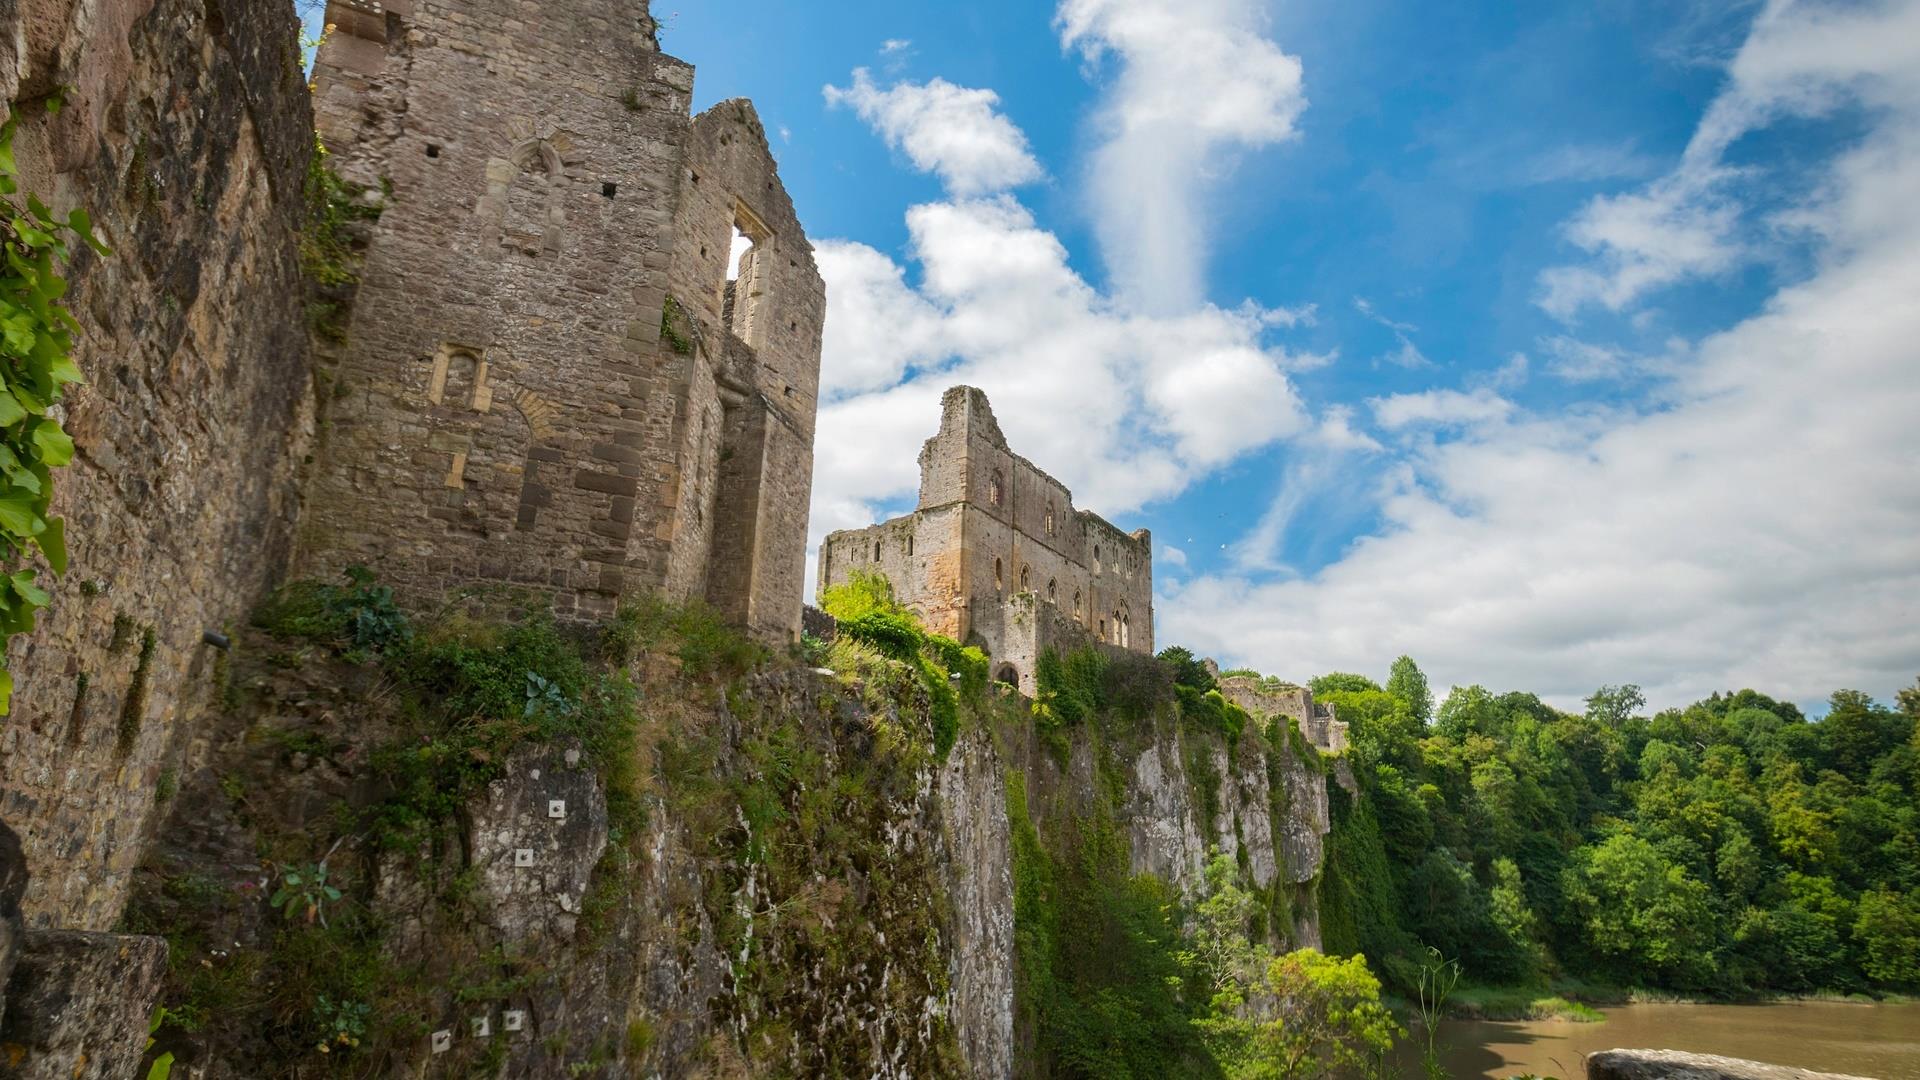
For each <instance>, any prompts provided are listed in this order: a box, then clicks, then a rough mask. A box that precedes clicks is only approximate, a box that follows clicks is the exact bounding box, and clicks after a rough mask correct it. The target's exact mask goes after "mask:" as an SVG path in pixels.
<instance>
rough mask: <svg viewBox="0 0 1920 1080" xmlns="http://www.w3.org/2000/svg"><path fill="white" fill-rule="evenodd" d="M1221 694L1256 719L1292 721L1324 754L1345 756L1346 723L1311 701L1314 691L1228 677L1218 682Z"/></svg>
mask: <svg viewBox="0 0 1920 1080" xmlns="http://www.w3.org/2000/svg"><path fill="white" fill-rule="evenodd" d="M1220 694H1221V696H1222V697H1225V698H1226V699H1227V700H1228V701H1231V702H1233V703H1234V704H1235V705H1238V706H1240V707H1241V708H1243V709H1245V710H1247V712H1249V713H1251V714H1253V715H1254V716H1257V717H1262V718H1266V719H1271V718H1273V717H1279V716H1287V717H1292V718H1293V721H1294V723H1295V724H1297V725H1298V726H1299V728H1300V734H1302V735H1304V736H1306V738H1307V741H1308V742H1310V743H1312V744H1313V745H1314V746H1315V747H1316V748H1318V749H1319V750H1320V751H1321V752H1323V753H1328V754H1340V753H1345V752H1346V749H1347V725H1346V723H1345V722H1344V721H1342V720H1340V719H1339V717H1338V715H1337V714H1336V712H1335V710H1334V707H1333V706H1332V705H1328V704H1326V703H1325V702H1318V701H1315V700H1313V691H1312V690H1309V689H1307V688H1306V687H1304V686H1296V685H1294V684H1293V683H1283V682H1279V681H1278V680H1273V679H1263V678H1260V677H1259V676H1256V675H1230V676H1228V677H1226V678H1224V679H1221V680H1220Z"/></svg>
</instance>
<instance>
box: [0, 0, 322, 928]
mask: <svg viewBox="0 0 1920 1080" xmlns="http://www.w3.org/2000/svg"><path fill="white" fill-rule="evenodd" d="M0 35H4V37H5V39H6V41H7V42H8V46H9V47H7V48H4V49H0V57H4V59H0V94H3V97H0V100H4V101H5V102H6V103H8V107H9V108H10V110H12V111H13V112H15V113H17V114H18V115H19V118H20V122H21V125H22V126H21V128H20V130H19V132H18V134H17V136H16V143H15V151H16V159H17V160H18V161H19V163H20V165H21V167H22V169H23V172H24V173H25V175H24V180H25V186H26V188H27V190H30V191H34V192H37V193H39V194H40V195H42V196H43V197H46V198H48V201H50V202H51V203H53V204H54V206H55V207H56V209H59V210H62V211H64V210H66V209H67V208H70V207H75V206H84V207H85V208H86V209H87V210H88V211H89V212H90V213H91V214H92V216H93V219H94V222H95V224H96V232H97V233H98V235H99V236H100V237H101V238H102V239H103V240H104V241H105V242H106V243H107V244H108V245H109V246H110V247H111V248H112V249H113V253H112V254H111V255H109V256H107V257H104V258H97V257H95V256H93V255H92V254H90V253H87V252H84V251H83V252H81V253H80V254H78V255H77V256H76V258H75V260H74V263H73V266H72V269H71V272H70V273H69V275H68V276H69V279H70V283H71V289H70V291H69V294H68V296H67V300H66V302H67V304H68V306H69V307H70V308H71V310H72V311H73V313H74V315H75V317H76V318H77V319H78V321H79V323H80V326H81V333H80V334H79V335H78V336H77V342H76V349H75V360H76V362H77V363H78V364H79V366H80V368H81V370H82V371H84V372H85V373H86V375H87V378H88V380H89V381H88V384H87V385H85V386H81V387H74V388H70V389H69V391H68V399H67V405H66V409H67V421H66V426H67V430H68V431H69V432H70V433H71V434H72V435H73V439H74V442H75V445H76V447H77V449H78V453H77V455H76V456H75V458H74V460H73V463H72V465H71V466H70V467H68V468H66V469H62V470H60V471H59V476H58V477H57V478H56V484H57V494H56V497H55V504H54V511H55V513H57V514H60V515H63V516H64V517H65V518H66V520H67V527H66V535H67V542H68V546H69V548H70V552H71V566H70V569H69V572H68V574H67V576H66V578H65V579H64V580H60V581H58V582H56V581H55V579H54V578H53V577H52V575H51V574H50V573H48V572H46V571H45V570H43V571H42V573H41V583H42V584H43V585H45V586H46V587H47V588H48V589H49V591H51V592H52V594H53V603H52V606H51V607H50V608H48V610H47V611H46V612H45V613H44V614H43V616H42V617H41V620H40V626H39V627H38V629H37V630H36V631H35V632H34V633H32V634H27V635H21V636H20V637H17V638H15V639H14V640H13V641H12V643H11V645H10V647H9V650H8V653H9V655H8V663H9V666H10V668H11V670H12V672H13V676H14V679H15V688H14V694H13V712H12V715H9V716H7V717H5V718H0V819H4V820H5V821H6V822H7V823H9V824H11V825H12V826H13V827H14V829H15V830H16V831H18V833H19V834H20V836H21V838H22V844H23V848H24V857H25V860H26V863H27V864H28V865H29V866H30V867H32V870H33V874H32V878H31V882H30V884H29V885H28V886H27V888H26V892H25V897H24V900H23V901H22V909H23V913H24V916H25V920H26V923H27V925H28V926H30V927H55V926H59V927H73V928H78V929H86V930H99V929H104V928H106V927H108V926H111V925H112V924H113V922H114V921H115V919H117V918H118V916H119V913H120V909H121V906H122V904H123V901H124V899H125V897H126V893H127V888H128V881H129V876H130V875H131V873H132V871H133V869H134V867H135V866H136V864H137V863H138V862H139V860H140V858H141V855H142V853H143V850H144V844H145V840H146V838H147V836H148V835H149V834H150V832H151V830H152V828H153V827H154V819H155V813H156V806H157V805H161V804H160V802H159V800H160V798H161V795H160V794H159V792H160V790H161V789H162V787H163V785H162V782H161V781H162V777H163V776H164V775H166V774H168V773H170V772H172V771H174V770H175V768H176V767H177V766H178V764H179V762H180V761H181V759H182V758H183V757H185V756H190V755H191V754H193V753H194V752H196V746H195V740H196V738H197V733H198V730H199V724H200V720H201V717H202V714H203V713H204V712H205V710H207V709H208V708H210V707H212V706H211V702H212V699H213V698H214V696H215V694H216V692H217V684H218V679H219V673H220V670H221V656H220V653H219V651H218V650H217V649H216V648H214V647H212V646H209V645H207V644H204V643H203V640H202V639H203V635H204V634H205V633H206V632H207V631H209V630H213V631H216V632H218V631H221V630H223V629H226V628H230V627H231V626H232V624H234V623H236V622H238V621H240V620H244V619H245V618H246V615H247V612H248V611H249V609H250V608H251V607H252V606H253V604H254V603H255V602H256V601H257V600H258V598H259V596H260V595H261V593H262V592H263V591H264V589H265V588H266V587H267V586H268V585H269V584H270V583H271V582H272V580H273V579H274V578H275V577H276V576H277V574H278V573H279V571H280V570H281V569H282V568H284V566H285V565H286V562H287V559H288V553H289V550H290V547H291V539H292V534H293V519H294V516H295V513H296V510H297V509H298V498H297V494H296V492H297V487H296V483H295V480H296V477H295V473H296V469H297V468H298V466H299V463H300V461H301V459H302V457H303V456H304V455H305V454H306V452H307V447H308V443H309V441H310V436H311V429H312V419H311V415H312V414H311V407H312V394H311V393H310V385H311V383H310V369H309V360H308V355H309V354H308V346H307V334H306V322H305V317H304V304H305V298H306V283H305V279H304V277H303V276H302V274H301V268H300V263H299V258H298V246H297V239H298V236H297V230H298V229H299V227H300V225H301V224H302V221H303V207H304V199H303V197H302V184H303V181H304V178H305V175H306V168H307V163H308V157H309V154H310V153H311V151H312V147H313V136H312V131H311V113H310V112H309V109H308V104H307V93H306V87H305V79H304V76H303V74H302V72H301V70H300V63H299V54H298V49H297V44H296V42H297V40H298V39H297V26H296V23H295V19H294V16H293V12H292V11H291V10H290V9H288V8H285V7H282V6H273V5H256V4H252V3H249V2H247V0H102V2H98V3H77V2H73V0H38V2H35V3H30V4H21V5H17V6H16V5H14V4H5V5H0ZM56 87H65V88H66V106H65V108H63V109H62V110H61V111H60V113H59V114H58V116H55V117H52V118H49V117H47V116H46V114H45V112H44V110H43V109H42V108H41V107H40V106H39V105H38V104H37V102H39V101H40V100H42V99H44V98H45V97H46V95H48V94H49V93H50V92H51V91H53V90H54V89H55V88H56Z"/></svg>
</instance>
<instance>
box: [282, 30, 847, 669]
mask: <svg viewBox="0 0 1920 1080" xmlns="http://www.w3.org/2000/svg"><path fill="white" fill-rule="evenodd" d="M370 11H371V12H372V14H369V12H370ZM327 20H328V21H329V22H331V23H334V24H335V25H337V26H339V27H341V28H342V29H341V30H340V32H338V33H336V34H334V35H333V36H332V37H331V38H329V40H328V42H327V44H326V45H325V46H324V47H323V48H322V49H321V50H320V54H319V57H318V59H317V61H316V63H315V66H314V81H315V87H316V89H315V102H316V110H317V119H318V123H319V130H320V134H321V136H322V138H323V139H324V140H325V142H326V144H327V146H328V148H329V151H330V153H331V158H330V160H331V161H332V162H333V163H334V164H335V165H336V166H337V167H338V169H339V171H340V172H341V173H342V175H343V176H344V177H345V178H346V179H347V180H349V181H350V182H353V183H356V184H359V185H363V186H364V187H365V188H366V189H367V191H368V193H369V194H368V197H369V198H371V199H373V200H375V201H377V202H378V203H379V204H380V206H381V207H382V210H381V214H380V218H379V221H378V222H377V223H376V224H374V225H373V226H372V227H371V228H370V229H369V230H368V236H367V243H366V252H365V259H364V265H363V267H362V269H361V282H360V285H359V288H358V290H357V291H356V292H355V293H354V294H353V296H352V298H351V304H352V313H351V319H350V322H349V323H348V325H347V327H346V339H345V341H344V343H342V344H340V345H338V346H337V347H334V348H330V349H328V350H327V351H326V353H325V355H324V356H323V360H324V361H325V362H326V363H327V365H328V366H327V370H328V371H329V373H330V375H331V378H332V379H333V381H334V385H335V390H334V394H333V396H332V398H331V400H330V402H329V404H328V420H329V427H330V432H331V436H332V437H331V439H330V440H329V442H328V444H327V446H326V447H325V448H324V451H323V453H322V455H321V460H320V462H319V464H318V468H317V469H316V470H315V473H314V477H313V481H312V484H311V486H310V488H309V490H308V496H309V499H310V509H309V511H308V513H307V514H306V515H305V517H304V519H303V526H304V527H303V535H302V545H301V556H300V563H301V565H302V567H303V569H304V570H305V571H307V572H309V573H312V574H316V575H321V576H325V575H329V574H331V573H334V572H337V571H338V570H339V569H341V568H343V567H346V566H350V565H354V564H361V565H366V566H369V567H371V568H373V569H374V570H375V571H376V572H377V573H378V574H379V575H380V576H381V578H382V579H383V580H386V581H390V582H392V583H393V584H394V585H395V587H396V588H397V589H398V591H399V592H400V594H401V596H402V598H403V599H404V600H406V601H408V602H410V603H416V604H425V603H430V602H434V601H437V600H439V599H440V598H442V597H443V596H445V595H446V594H448V593H450V592H454V591H457V590H463V589H468V588H470V587H473V586H485V587H491V588H493V589H495V590H496V591H501V590H505V591H511V592H520V593H530V594H534V595H537V596H541V597H543V598H546V599H550V600H551V601H552V603H553V604H554V605H555V607H556V608H557V610H558V611H559V612H560V613H561V614H562V615H563V616H565V617H573V618H578V619H581V620H591V619H596V618H601V617H604V616H606V615H609V614H611V613H612V611H613V610H614V606H615V604H616V602H617V600H618V598H619V597H621V596H625V595H631V594H635V593H657V594H664V595H665V596H667V597H668V598H670V599H673V600H683V599H686V598H688V597H700V598H703V599H705V600H707V601H708V602H709V603H711V604H712V605H713V606H714V607H715V608H717V609H719V610H720V611H721V612H722V613H723V614H724V615H725V616H726V617H727V618H728V619H729V620H730V621H732V622H734V623H736V624H738V625H741V626H744V627H747V628H748V629H750V630H751V631H752V632H753V633H755V634H756V635H758V636H759V637H761V638H762V639H764V640H768V641H771V642H775V643H780V644H784V643H786V642H788V641H791V640H793V639H795V638H797V637H798V634H799V631H800V607H801V599H802V595H801V594H802V591H803V584H802V580H803V575H804V572H805V569H806V565H805V563H806V557H805V546H806V532H807V530H806V523H807V510H808V499H809V495H810V492H811V485H812V474H813V427H814V415H815V410H816V402H815V399H816V395H817V391H818V385H819V371H820V341H821V329H822V325H823V323H824V320H825V317H826V291H825V285H824V284H823V283H822V281H821V279H820V275H819V273H818V271H817V270H816V269H815V266H814V260H813V248H812V245H811V244H809V243H808V241H807V238H806V234H805V232H804V231H803V230H802V228H801V226H800V221H799V218H798V216H797V214H796V213H795V211H794V208H793V204H792V202H791V200H790V199H789V198H788V196H787V194H786V190H785V188H784V187H783V186H782V185H781V183H780V179H779V174H778V170H777V168H776V166H775V163H774V160H773V156H772V153H771V151H770V150H769V148H768V145H767V138H766V132H765V130H764V129H763V127H762V125H761V123H760V120H759V118H758V116H757V115H756V114H755V113H754V110H753V107H752V106H751V105H750V104H748V103H747V102H744V101H725V102H722V103H720V104H718V105H716V106H714V107H713V108H711V109H709V110H708V111H706V112H705V113H702V114H701V115H700V116H698V117H690V116H689V115H688V108H689V104H690V100H691V96H692V95H691V89H692V86H693V69H692V68H691V67H689V66H688V65H687V64H685V63H683V62H681V61H679V60H676V59H674V58H673V57H670V56H666V55H663V54H662V53H661V52H660V51H659V45H658V43H657V42H656V41H655V39H654V35H653V30H652V27H653V23H652V20H651V18H650V17H649V16H648V14H647V6H646V4H645V3H635V2H634V0H569V2H568V3H565V4H564V5H556V4H554V3H552V2H551V0H468V2H464V3H458V4H450V3H441V2H424V0H423V2H421V3H417V4H393V3H389V4H387V5H385V6H384V9H382V8H379V7H378V6H375V7H373V8H369V7H368V5H366V4H363V3H359V2H357V0H333V2H331V3H330V4H329V5H328V13H327ZM736 233H737V234H738V235H740V236H742V237H743V238H744V239H745V240H747V241H750V242H751V247H750V248H748V250H746V251H745V252H744V253H743V254H742V255H741V256H740V258H739V260H738V266H737V269H734V270H730V268H729V262H730V255H731V254H732V252H733V249H734V237H735V235H736ZM730 276H731V278H732V280H729V278H730ZM729 297H731V298H734V299H733V300H731V301H730V300H729V299H728V298H729Z"/></svg>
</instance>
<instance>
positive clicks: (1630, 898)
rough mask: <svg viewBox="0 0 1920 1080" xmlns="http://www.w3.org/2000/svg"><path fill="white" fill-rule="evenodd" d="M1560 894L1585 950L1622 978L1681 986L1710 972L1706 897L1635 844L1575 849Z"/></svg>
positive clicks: (1613, 841)
mask: <svg viewBox="0 0 1920 1080" xmlns="http://www.w3.org/2000/svg"><path fill="white" fill-rule="evenodd" d="M1562 888H1563V890H1564V892H1565V895H1566V899H1567V903H1568V906H1569V908H1570V909H1571V911H1572V913H1573V914H1574V916H1575V917H1576V918H1577V919H1578V921H1579V925H1580V928H1581V930H1582V931H1583V935H1582V936H1583V937H1584V939H1585V941H1586V944H1587V946H1588V947H1589V948H1591V949H1592V950H1593V951H1594V952H1596V953H1598V954H1599V955H1601V956H1603V957H1607V958H1610V959H1613V960H1615V961H1616V962H1617V963H1618V965H1619V970H1620V972H1621V973H1622V974H1631V975H1633V976H1635V977H1637V978H1641V979H1644V978H1647V977H1649V976H1652V977H1655V978H1668V979H1674V980H1677V981H1679V982H1680V983H1681V984H1683V985H1685V984H1688V983H1694V982H1697V981H1698V980H1699V979H1701V978H1702V977H1704V976H1705V975H1706V974H1707V973H1708V972H1710V971H1711V970H1712V968H1713V957H1712V951H1713V946H1714V941H1715V935H1714V924H1713V907H1712V894H1711V892H1710V891H1709V890H1708V889H1707V887H1706V886H1705V885H1703V884H1701V883H1700V882H1699V881H1698V880H1697V879H1695V878H1694V877H1693V876H1691V875H1690V874H1688V873H1687V871H1686V869H1685V868H1684V867H1681V866H1678V865H1676V864H1675V863H1673V862H1672V861H1671V860H1670V859H1668V857H1667V856H1666V855H1664V854H1662V853H1661V852H1660V851H1659V849H1657V848H1655V847H1654V846H1653V845H1652V844H1650V843H1648V842H1647V841H1646V840H1644V839H1642V838H1641V837H1639V836H1635V835H1634V834H1632V833H1629V832H1616V833H1614V834H1613V835H1611V836H1609V837H1607V838H1606V839H1605V840H1603V841H1601V842H1600V843H1598V844H1596V845H1593V846H1591V847H1585V848H1581V849H1580V850H1579V851H1577V852H1575V853H1574V861H1573V865H1571V866H1569V867H1568V868H1567V871H1566V874H1565V875H1564V881H1563V882H1562Z"/></svg>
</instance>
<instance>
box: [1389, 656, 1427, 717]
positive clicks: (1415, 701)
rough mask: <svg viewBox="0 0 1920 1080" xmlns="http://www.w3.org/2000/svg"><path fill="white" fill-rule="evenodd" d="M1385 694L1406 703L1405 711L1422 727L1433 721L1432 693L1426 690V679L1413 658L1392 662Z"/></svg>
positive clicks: (1403, 657) (1406, 657) (1407, 657)
mask: <svg viewBox="0 0 1920 1080" xmlns="http://www.w3.org/2000/svg"><path fill="white" fill-rule="evenodd" d="M1387 693H1389V694H1392V695H1393V696H1394V697H1397V698H1399V699H1400V700H1401V701H1402V702H1405V703H1406V706H1407V711H1408V712H1410V713H1412V714H1413V718H1414V719H1416V720H1418V721H1420V723H1421V724H1422V725H1423V726H1424V725H1425V724H1426V723H1427V722H1428V721H1430V720H1432V719H1433V691H1431V690H1429V689H1427V677H1426V675H1425V674H1424V673H1422V672H1421V670H1420V665H1418V664H1416V663H1414V662H1413V657H1411V656H1402V657H1401V658H1400V659H1398V660H1395V661H1394V662H1393V671H1392V673H1391V674H1389V675H1388V676H1387Z"/></svg>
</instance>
